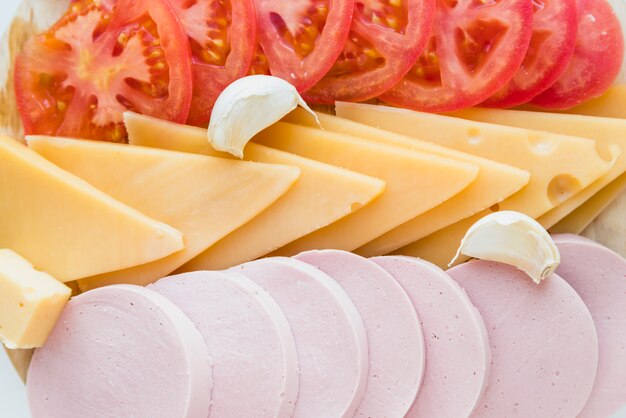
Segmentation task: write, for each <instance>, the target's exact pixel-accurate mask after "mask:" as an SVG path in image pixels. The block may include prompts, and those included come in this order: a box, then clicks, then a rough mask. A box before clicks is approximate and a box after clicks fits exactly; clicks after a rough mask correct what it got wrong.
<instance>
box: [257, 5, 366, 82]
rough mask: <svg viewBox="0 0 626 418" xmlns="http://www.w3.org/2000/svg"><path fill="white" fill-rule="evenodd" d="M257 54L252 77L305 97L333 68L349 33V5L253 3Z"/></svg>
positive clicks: (352, 9) (350, 9) (350, 10)
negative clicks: (280, 82) (264, 77)
mask: <svg viewBox="0 0 626 418" xmlns="http://www.w3.org/2000/svg"><path fill="white" fill-rule="evenodd" d="M254 3H255V7H256V16H257V28H258V40H259V44H260V45H259V49H258V50H257V54H258V55H257V57H256V58H255V60H254V64H253V66H252V73H255V74H263V73H271V74H272V75H274V76H277V77H280V78H283V79H285V80H287V81H289V82H290V83H291V84H293V85H294V86H295V87H296V89H298V91H305V90H307V89H309V88H311V87H312V86H313V85H314V84H315V83H317V82H318V81H319V80H320V79H321V78H322V77H323V76H324V75H326V73H327V72H328V71H329V70H330V69H331V68H332V66H333V64H334V63H335V61H336V60H337V58H338V57H339V54H341V51H342V49H343V46H344V45H345V43H346V39H347V37H348V33H349V30H350V21H351V19H352V14H353V12H354V0H254Z"/></svg>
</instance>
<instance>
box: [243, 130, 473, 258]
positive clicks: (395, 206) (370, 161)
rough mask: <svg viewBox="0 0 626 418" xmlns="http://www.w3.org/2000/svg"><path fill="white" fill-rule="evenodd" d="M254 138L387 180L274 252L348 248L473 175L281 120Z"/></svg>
mask: <svg viewBox="0 0 626 418" xmlns="http://www.w3.org/2000/svg"><path fill="white" fill-rule="evenodd" d="M254 140H255V141H257V142H260V143H262V144H264V145H268V146H272V147H275V148H278V149H282V150H284V151H287V152H292V153H294V154H298V155H302V156H303V157H307V158H311V159H315V160H318V161H323V162H325V163H328V164H333V165H336V166H338V167H345V168H348V169H351V170H354V171H359V172H361V173H363V174H366V175H370V176H373V177H378V178H380V179H383V180H384V181H385V182H386V183H387V187H386V189H385V192H384V193H383V194H382V195H381V196H380V197H379V198H378V199H377V200H376V201H374V202H373V203H371V204H370V205H368V206H366V207H365V208H363V209H361V210H360V211H358V212H357V213H355V214H353V215H351V216H349V217H346V218H344V219H342V220H340V221H338V222H335V223H334V224H332V225H329V226H327V227H326V228H322V229H320V230H318V231H316V232H314V233H312V234H309V235H307V236H305V237H303V238H301V239H299V240H297V241H295V242H293V243H291V244H289V245H287V246H285V247H283V248H282V249H280V250H278V251H277V252H276V253H275V254H277V255H294V254H297V253H300V252H302V251H306V250H312V249H322V248H334V249H338V250H345V251H353V250H355V249H357V248H359V247H361V246H362V245H364V244H366V243H368V242H369V241H371V240H373V239H374V238H377V237H379V236H381V235H382V234H384V233H386V232H388V231H390V230H391V229H393V228H395V227H397V226H398V225H401V224H403V223H404V222H406V221H408V220H411V219H413V218H415V217H416V216H419V215H421V214H423V213H424V212H426V211H428V210H430V209H432V208H433V207H435V206H437V205H440V204H441V203H443V202H445V201H446V200H448V199H450V198H451V197H453V196H455V195H456V194H458V193H460V192H461V191H463V190H464V189H465V188H466V187H467V186H469V184H471V183H472V181H474V180H475V179H476V177H477V175H478V167H477V166H476V165H475V164H469V163H466V162H461V161H457V160H452V159H449V158H444V157H440V156H437V155H432V154H427V153H424V152H420V151H417V150H407V149H406V148H404V147H398V146H395V145H388V144H384V143H380V142H374V141H368V140H364V139H360V138H356V137H352V136H349V135H344V134H338V133H335V132H329V131H326V130H320V129H316V128H309V127H303V126H299V125H293V124H289V123H284V122H279V123H277V124H275V125H274V126H272V127H270V128H268V129H266V130H265V131H263V132H261V133H260V134H259V135H257V136H256V137H255V138H254Z"/></svg>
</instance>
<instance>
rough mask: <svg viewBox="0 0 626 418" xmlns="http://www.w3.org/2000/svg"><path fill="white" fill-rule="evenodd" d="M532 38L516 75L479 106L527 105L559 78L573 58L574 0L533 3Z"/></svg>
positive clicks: (537, 0)
mask: <svg viewBox="0 0 626 418" xmlns="http://www.w3.org/2000/svg"><path fill="white" fill-rule="evenodd" d="M533 4H534V10H535V14H534V19H533V35H532V39H531V41H530V47H529V48H528V51H527V52H526V57H524V62H522V66H521V67H520V69H519V71H518V72H517V73H516V74H515V76H514V77H513V78H512V79H511V81H509V83H508V84H507V85H506V86H505V87H503V88H502V89H500V90H499V91H498V92H497V93H496V94H494V95H493V96H491V97H490V98H489V99H487V100H486V101H485V102H483V103H482V105H481V106H486V107H498V108H505V107H512V106H517V105H520V104H523V103H527V102H529V101H530V100H532V99H533V98H534V97H535V96H537V95H538V94H540V93H541V92H543V91H545V90H546V89H547V88H549V87H550V86H551V85H553V84H554V83H555V82H556V81H557V80H558V79H559V78H560V77H561V75H563V73H564V72H565V70H566V69H567V66H568V64H569V62H570V60H571V59H572V55H573V54H574V47H575V46H576V34H577V31H578V13H577V6H576V0H533Z"/></svg>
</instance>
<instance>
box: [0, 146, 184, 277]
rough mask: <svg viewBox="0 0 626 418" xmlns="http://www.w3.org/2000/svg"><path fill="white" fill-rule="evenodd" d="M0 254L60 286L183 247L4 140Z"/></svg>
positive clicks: (171, 233)
mask: <svg viewBox="0 0 626 418" xmlns="http://www.w3.org/2000/svg"><path fill="white" fill-rule="evenodd" d="M0 161H1V163H0V248H10V249H12V250H14V251H16V252H17V253H19V254H20V255H21V256H23V257H24V258H26V259H27V260H29V261H30V262H31V263H33V265H34V266H35V268H37V269H39V270H42V271H45V272H47V273H49V274H51V275H52V276H54V277H55V278H57V279H58V280H60V281H62V282H68V281H72V280H76V279H80V278H83V277H88V276H92V275H95V274H100V273H105V272H110V271H114V270H120V269H123V268H128V267H132V266H136V265H139V264H144V263H148V262H150V261H154V260H158V259H160V258H163V257H165V256H168V255H170V254H172V253H174V252H176V251H180V250H182V249H183V248H184V243H183V237H182V234H181V233H180V232H179V231H177V230H175V229H174V228H172V227H170V226H168V225H166V224H163V223H161V222H157V221H155V220H153V219H150V218H148V217H147V216H146V215H144V214H142V213H140V212H139V211H137V210H136V209H133V208H130V207H128V206H126V205H124V204H123V203H121V202H119V201H117V200H115V199H114V198H112V197H110V196H108V195H106V194H105V193H104V192H102V191H100V190H98V189H96V188H95V187H93V186H92V185H90V184H88V183H87V182H85V181H84V180H82V179H80V178H78V177H76V176H73V175H71V174H69V173H68V172H66V171H64V170H62V169H61V168H59V167H57V166H55V165H54V164H52V163H51V162H49V161H47V160H45V159H44V158H42V157H41V156H39V155H37V154H36V153H35V152H33V151H32V150H30V149H28V148H27V147H25V146H24V145H22V144H20V143H18V142H17V141H15V140H13V139H11V138H8V137H4V136H0Z"/></svg>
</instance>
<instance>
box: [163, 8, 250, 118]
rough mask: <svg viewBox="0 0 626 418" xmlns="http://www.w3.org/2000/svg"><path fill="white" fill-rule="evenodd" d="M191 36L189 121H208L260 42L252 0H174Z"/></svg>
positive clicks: (177, 11) (178, 13) (247, 67)
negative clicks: (222, 93) (220, 96)
mask: <svg viewBox="0 0 626 418" xmlns="http://www.w3.org/2000/svg"><path fill="white" fill-rule="evenodd" d="M170 3H172V5H173V6H174V9H175V10H176V14H177V15H178V17H179V18H180V21H181V23H182V24H183V28H184V29H185V32H186V33H187V36H188V37H189V42H190V44H191V51H192V63H193V65H192V71H193V84H194V89H193V98H192V100H191V110H190V112H189V118H188V119H187V122H188V123H190V124H192V125H199V126H203V125H206V124H208V122H209V118H210V116H211V109H212V108H213V104H215V100H216V99H217V97H218V96H219V94H220V93H221V92H222V91H223V90H224V89H225V88H226V86H228V85H229V84H230V83H232V82H233V81H235V80H237V79H238V78H241V77H243V76H245V75H246V74H247V73H248V70H249V69H250V65H251V64H252V58H253V57H254V53H255V45H256V18H255V13H254V3H253V2H252V0H170Z"/></svg>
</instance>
